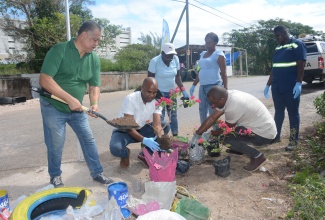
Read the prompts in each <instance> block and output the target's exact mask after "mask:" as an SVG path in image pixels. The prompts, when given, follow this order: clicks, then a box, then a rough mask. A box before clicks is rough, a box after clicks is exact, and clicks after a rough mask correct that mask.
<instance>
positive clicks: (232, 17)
mask: <svg viewBox="0 0 325 220" xmlns="http://www.w3.org/2000/svg"><path fill="white" fill-rule="evenodd" d="M194 1H195V2H197V3H200V4H201V5H204V6H206V7H208V8H211V9H213V10H215V11H218V12H220V13H222V14H225V15H227V16H229V17H231V18H234V19H236V20H238V21H240V22H243V23H245V24H248V25H250V24H249V23H247V22H245V21H242V20H240V19H238V18H235V17H233V16H231V15H228V14H226V13H224V12H222V11H220V10H218V9H215V8H213V7H211V6H208V5H206V4H204V3H202V2H199V1H196V0H194Z"/></svg>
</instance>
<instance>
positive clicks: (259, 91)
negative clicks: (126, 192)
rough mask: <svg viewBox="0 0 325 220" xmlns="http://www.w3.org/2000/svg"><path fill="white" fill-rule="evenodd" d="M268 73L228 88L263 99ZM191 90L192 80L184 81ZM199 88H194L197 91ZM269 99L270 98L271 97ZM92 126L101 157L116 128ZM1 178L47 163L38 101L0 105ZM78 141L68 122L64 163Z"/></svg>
mask: <svg viewBox="0 0 325 220" xmlns="http://www.w3.org/2000/svg"><path fill="white" fill-rule="evenodd" d="M266 81H267V76H258V77H242V78H237V77H236V78H235V77H232V78H229V89H238V90H242V91H245V92H248V93H251V94H253V95H254V96H256V97H257V98H259V99H262V100H263V99H264V101H265V98H264V97H263V89H264V86H265V84H266ZM184 85H185V87H186V89H187V90H188V89H189V88H190V86H191V85H192V82H186V83H184ZM320 89H323V88H322V85H321V84H315V85H312V86H309V85H304V93H309V92H313V91H316V90H320ZM197 90H198V88H197V89H196V91H195V95H197V92H198V91H197ZM130 92H131V90H130V91H119V92H112V93H104V94H102V95H101V98H100V108H101V109H100V113H102V114H103V115H105V116H106V117H107V118H109V119H112V118H115V117H116V116H117V113H118V110H119V108H120V106H121V102H122V99H123V97H124V96H126V95H127V94H129V93H130ZM269 102H271V101H270V100H269ZM84 105H85V106H89V100H88V97H87V96H85V99H84ZM178 114H179V117H178V118H179V126H180V135H183V136H186V135H189V136H190V135H191V132H192V131H193V129H194V127H195V126H196V125H199V114H198V105H195V106H193V107H191V108H186V109H184V108H181V109H179V111H178ZM89 121H90V124H91V127H92V129H93V132H94V135H95V138H96V141H97V143H98V150H99V153H100V156H101V159H105V157H107V155H108V154H109V153H108V143H109V140H110V134H111V131H112V129H113V127H111V126H110V125H108V124H106V122H104V121H103V120H102V119H99V118H98V119H94V118H90V119H89ZM0 131H1V135H0V143H1V145H0V163H1V165H0V180H1V178H4V176H2V175H1V173H3V172H1V171H5V170H7V171H8V170H11V171H12V172H15V171H17V170H18V169H21V168H29V167H39V166H46V165H47V159H46V150H45V146H44V143H43V129H42V119H41V113H40V108H39V103H38V101H37V99H36V100H33V101H31V102H30V103H28V104H27V103H26V104H25V105H17V106H0ZM76 143H77V141H76V137H75V135H74V133H73V132H72V131H71V129H70V127H69V126H67V137H66V143H65V149H64V152H63V163H70V162H75V161H76V160H77V144H76Z"/></svg>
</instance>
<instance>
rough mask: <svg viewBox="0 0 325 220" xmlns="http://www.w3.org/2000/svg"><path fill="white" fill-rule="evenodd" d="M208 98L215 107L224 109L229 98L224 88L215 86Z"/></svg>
mask: <svg viewBox="0 0 325 220" xmlns="http://www.w3.org/2000/svg"><path fill="white" fill-rule="evenodd" d="M207 97H208V100H209V102H210V103H211V105H213V107H217V108H223V107H224V105H225V103H226V101H227V98H228V91H227V90H226V89H225V88H224V87H222V86H213V87H211V89H210V90H209V92H208V94H207Z"/></svg>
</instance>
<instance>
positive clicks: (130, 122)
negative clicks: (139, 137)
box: [107, 117, 139, 129]
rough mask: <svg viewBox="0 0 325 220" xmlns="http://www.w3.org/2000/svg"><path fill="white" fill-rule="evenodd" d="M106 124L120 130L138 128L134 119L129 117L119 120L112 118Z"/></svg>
mask: <svg viewBox="0 0 325 220" xmlns="http://www.w3.org/2000/svg"><path fill="white" fill-rule="evenodd" d="M107 123H108V124H110V125H112V126H114V127H116V128H120V129H128V128H138V127H139V125H138V124H137V122H136V121H135V120H134V118H130V117H121V118H114V119H112V120H109V121H107Z"/></svg>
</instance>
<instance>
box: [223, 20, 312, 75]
mask: <svg viewBox="0 0 325 220" xmlns="http://www.w3.org/2000/svg"><path fill="white" fill-rule="evenodd" d="M277 25H284V26H285V27H287V28H288V29H289V31H290V34H291V35H293V37H295V38H297V37H298V35H299V34H301V33H307V34H317V32H315V31H314V30H313V28H312V27H310V26H307V25H303V24H301V23H294V22H291V21H284V20H283V19H280V18H276V19H270V20H268V21H264V20H259V21H257V23H256V24H253V25H251V26H250V27H248V28H244V29H241V30H232V31H231V32H230V33H224V34H223V39H224V41H225V43H226V44H229V45H232V46H234V47H238V48H244V49H246V51H247V57H248V71H249V73H250V74H251V75H268V74H269V73H270V71H271V68H272V66H271V64H272V57H273V52H274V49H275V47H276V46H277V42H276V40H275V38H274V35H273V29H274V27H276V26H277Z"/></svg>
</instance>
